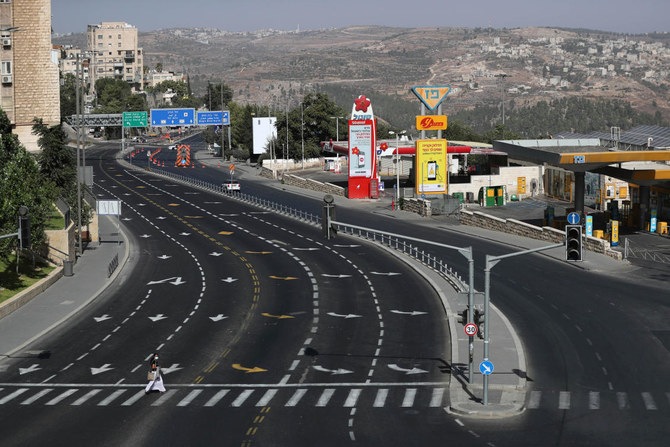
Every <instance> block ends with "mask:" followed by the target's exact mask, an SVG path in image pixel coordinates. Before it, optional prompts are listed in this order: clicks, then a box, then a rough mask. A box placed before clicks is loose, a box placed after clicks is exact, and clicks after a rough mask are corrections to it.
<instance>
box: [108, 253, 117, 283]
mask: <svg viewBox="0 0 670 447" xmlns="http://www.w3.org/2000/svg"><path fill="white" fill-rule="evenodd" d="M118 266H119V254H118V253H117V254H115V255H114V257H113V258H112V260H111V262H110V263H109V265H108V266H107V278H109V277H110V276H112V274H113V273H114V271H115V270H116V268H117V267H118Z"/></svg>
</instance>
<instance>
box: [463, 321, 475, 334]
mask: <svg viewBox="0 0 670 447" xmlns="http://www.w3.org/2000/svg"><path fill="white" fill-rule="evenodd" d="M475 334H477V325H476V324H474V323H468V324H466V325H465V335H467V336H469V337H472V336H474V335H475Z"/></svg>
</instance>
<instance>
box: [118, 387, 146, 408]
mask: <svg viewBox="0 0 670 447" xmlns="http://www.w3.org/2000/svg"><path fill="white" fill-rule="evenodd" d="M145 394H146V393H145V392H144V390H142V391H138V392H137V393H135V395H133V397H131V398H130V399H128V400H127V401H125V402H123V403H122V404H121V406H123V407H129V406H131V405H132V404H134V403H135V402H137V401H138V400H140V399H141V398H142V396H144V395H145Z"/></svg>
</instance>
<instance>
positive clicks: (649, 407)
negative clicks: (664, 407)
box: [642, 392, 658, 410]
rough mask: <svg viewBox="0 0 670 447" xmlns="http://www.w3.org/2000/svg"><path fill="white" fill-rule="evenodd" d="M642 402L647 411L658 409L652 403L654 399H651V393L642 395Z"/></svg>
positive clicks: (654, 403)
mask: <svg viewBox="0 0 670 447" xmlns="http://www.w3.org/2000/svg"><path fill="white" fill-rule="evenodd" d="M642 400H643V401H644V406H645V408H646V409H647V410H657V409H658V408H657V407H656V402H654V398H653V397H652V395H651V393H646V392H645V393H642Z"/></svg>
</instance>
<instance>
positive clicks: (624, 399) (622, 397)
mask: <svg viewBox="0 0 670 447" xmlns="http://www.w3.org/2000/svg"><path fill="white" fill-rule="evenodd" d="M616 401H617V404H618V405H619V410H629V409H630V404H629V403H628V394H626V393H622V392H618V393H616Z"/></svg>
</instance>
